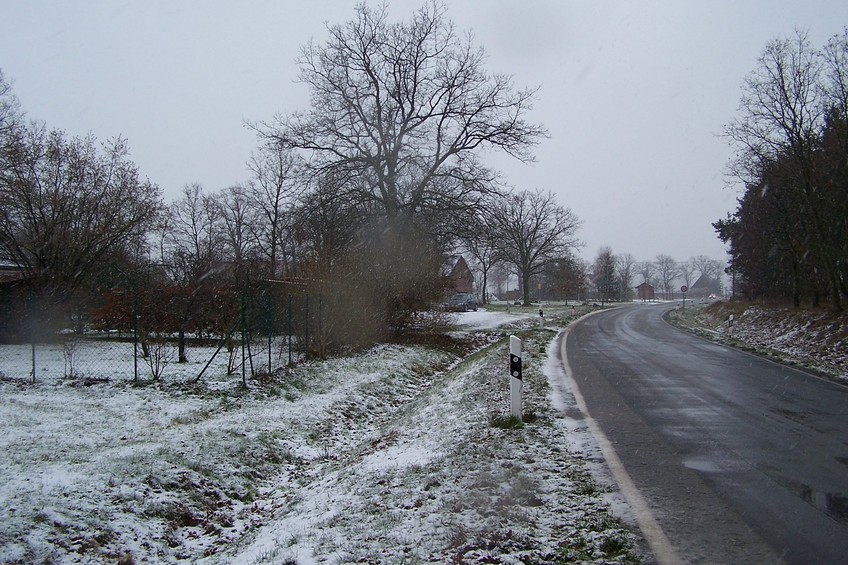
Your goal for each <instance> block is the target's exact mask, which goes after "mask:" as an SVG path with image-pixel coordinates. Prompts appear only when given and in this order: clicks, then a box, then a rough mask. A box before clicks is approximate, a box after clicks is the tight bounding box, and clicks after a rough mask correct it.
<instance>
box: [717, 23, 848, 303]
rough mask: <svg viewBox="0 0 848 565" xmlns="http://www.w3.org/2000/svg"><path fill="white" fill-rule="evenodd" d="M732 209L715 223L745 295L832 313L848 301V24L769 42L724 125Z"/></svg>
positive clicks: (732, 268) (734, 277)
mask: <svg viewBox="0 0 848 565" xmlns="http://www.w3.org/2000/svg"><path fill="white" fill-rule="evenodd" d="M725 133H726V135H727V137H728V139H729V140H730V141H731V143H732V146H733V147H734V158H733V160H732V161H731V163H730V166H729V169H730V173H731V175H732V176H733V177H734V178H736V179H739V180H740V181H741V182H742V183H743V184H744V191H743V193H742V196H741V197H740V198H739V199H738V206H737V209H736V211H735V212H734V213H733V214H732V215H730V214H728V216H727V217H726V218H725V219H722V220H719V221H717V222H715V223H714V224H713V225H714V227H715V229H716V231H717V233H718V236H719V238H720V239H721V240H722V241H723V242H725V243H727V244H728V245H729V251H730V264H729V267H728V272H729V273H731V275H732V277H733V279H734V280H735V287H736V288H737V289H738V291H739V292H740V293H741V294H743V295H745V296H747V297H749V298H767V299H769V298H770V299H779V300H787V301H791V302H792V303H793V304H794V305H795V306H796V307H798V306H800V305H801V304H802V303H804V302H806V303H811V304H813V305H820V304H823V303H824V302H827V303H829V304H830V306H831V307H832V308H834V309H836V310H841V309H842V308H843V307H844V301H845V299H846V297H848V260H846V259H848V28H844V29H843V31H842V33H840V34H837V35H835V36H833V37H832V38H831V39H830V40H829V41H828V42H827V43H826V45H824V46H823V47H822V48H816V47H814V46H813V45H811V43H810V41H809V39H808V36H807V33H806V32H804V31H797V32H796V33H795V35H794V36H792V37H783V38H777V39H774V40H772V41H770V42H769V43H768V44H767V45H766V47H765V49H764V50H763V52H762V54H761V56H760V57H759V59H758V62H757V67H756V68H755V69H754V70H753V71H752V72H751V74H750V75H749V76H748V77H747V78H746V80H745V82H744V85H743V88H742V96H741V100H740V105H739V115H738V117H737V118H736V119H734V120H733V121H731V122H730V123H729V124H728V125H727V126H726V128H725Z"/></svg>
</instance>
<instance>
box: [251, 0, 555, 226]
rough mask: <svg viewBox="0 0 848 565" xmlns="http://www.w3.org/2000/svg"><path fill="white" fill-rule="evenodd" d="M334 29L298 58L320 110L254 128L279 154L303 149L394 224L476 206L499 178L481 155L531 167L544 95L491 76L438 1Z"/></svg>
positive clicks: (364, 9)
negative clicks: (392, 17) (534, 112)
mask: <svg viewBox="0 0 848 565" xmlns="http://www.w3.org/2000/svg"><path fill="white" fill-rule="evenodd" d="M328 33H329V37H328V39H327V40H326V42H325V43H316V42H310V43H309V44H307V45H306V46H304V47H303V48H302V50H301V55H300V58H299V59H298V63H299V64H300V67H301V71H300V80H301V81H302V82H303V83H305V84H307V85H308V86H309V88H310V91H311V109H310V110H309V111H307V112H302V113H294V114H291V115H287V116H277V117H276V118H275V120H273V121H272V122H271V123H261V124H257V125H256V126H255V127H256V129H257V131H258V132H259V133H260V135H261V136H263V137H264V138H265V139H266V141H268V142H269V143H276V144H277V145H278V147H279V148H281V149H299V150H304V151H305V152H306V154H307V155H308V160H307V163H308V166H309V167H310V169H311V170H312V171H313V172H315V173H320V174H321V175H323V174H325V173H326V172H328V171H330V170H332V171H333V175H334V178H335V179H337V180H338V181H344V182H339V187H340V189H341V190H346V191H349V192H351V193H353V194H354V195H355V198H356V200H358V201H360V202H362V203H363V204H364V205H365V206H366V207H370V208H371V209H373V210H376V211H377V212H378V213H380V214H381V215H383V216H385V217H386V218H387V220H388V222H389V224H390V226H391V225H397V224H398V221H399V220H403V219H405V218H411V217H414V216H416V215H418V214H422V213H423V214H426V213H427V212H428V210H429V211H431V210H433V209H438V210H440V211H450V210H455V209H464V208H467V207H469V206H473V205H475V204H476V202H477V201H478V199H479V197H480V195H481V194H484V193H486V192H487V191H488V190H489V188H490V186H491V182H492V181H493V179H494V174H493V173H492V172H490V171H487V170H486V169H485V168H484V167H482V166H481V164H480V162H479V160H478V158H477V152H478V151H479V150H482V149H485V148H491V149H500V150H502V151H504V152H506V153H507V154H509V155H512V156H513V157H516V158H518V159H520V160H523V161H532V160H533V156H532V154H531V151H530V150H531V148H532V147H533V146H534V145H535V143H536V142H537V141H538V139H539V138H540V137H543V136H545V135H547V133H546V131H545V129H544V128H543V127H542V126H540V125H537V124H534V123H531V122H529V121H528V119H527V113H528V111H529V110H530V109H531V103H532V99H533V96H534V94H535V92H536V90H535V89H522V90H517V89H515V88H514V87H513V85H512V80H511V78H510V77H509V76H508V75H501V74H492V73H489V72H488V71H486V69H485V67H484V63H485V53H484V51H483V49H482V48H479V47H476V46H475V45H474V44H473V41H472V37H471V35H470V34H461V33H459V32H457V30H456V29H455V28H454V25H453V23H452V22H451V21H450V20H449V19H448V18H447V17H446V15H445V8H444V7H443V6H441V5H440V4H437V3H432V4H428V5H426V6H425V7H423V8H421V9H420V10H418V11H417V12H416V13H415V14H414V15H413V16H412V17H411V18H410V19H409V20H407V21H401V22H397V23H392V22H390V21H389V18H388V13H387V7H386V6H385V5H383V6H380V7H376V8H374V7H370V6H368V5H366V4H364V3H363V4H359V5H358V6H357V7H356V15H355V18H354V19H353V20H352V21H349V22H347V23H345V24H341V25H332V26H329V27H328Z"/></svg>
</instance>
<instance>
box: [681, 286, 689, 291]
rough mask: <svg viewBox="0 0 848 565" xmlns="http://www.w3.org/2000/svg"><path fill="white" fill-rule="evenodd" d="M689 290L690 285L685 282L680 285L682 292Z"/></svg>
mask: <svg viewBox="0 0 848 565" xmlns="http://www.w3.org/2000/svg"><path fill="white" fill-rule="evenodd" d="M687 290H689V287H688V286H686V285H685V284H684V285H683V286H681V287H680V292H686V291H687Z"/></svg>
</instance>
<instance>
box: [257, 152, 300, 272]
mask: <svg viewBox="0 0 848 565" xmlns="http://www.w3.org/2000/svg"><path fill="white" fill-rule="evenodd" d="M297 164H298V158H297V155H296V154H295V153H294V152H292V151H287V150H284V149H281V148H280V147H279V145H278V144H275V143H271V144H269V145H264V146H262V147H260V149H259V150H257V151H256V152H254V154H253V155H252V156H251V158H250V160H249V161H248V167H249V169H250V171H251V174H252V178H251V180H250V183H249V184H248V186H247V189H246V190H245V193H244V194H245V196H246V198H247V201H248V202H247V203H248V205H249V207H250V208H251V209H252V211H253V215H254V218H253V221H252V222H250V224H249V228H250V230H251V232H252V236H253V239H254V242H255V243H256V245H257V246H258V247H259V250H260V252H261V254H262V256H263V258H264V259H266V260H267V262H268V276H269V277H271V278H276V277H279V276H280V275H282V274H285V271H286V268H285V267H286V265H287V260H286V259H287V257H286V254H285V239H286V238H285V235H286V227H287V225H288V222H287V221H286V220H287V218H286V212H288V211H290V210H291V208H292V206H293V201H294V197H295V196H296V194H298V193H299V192H301V191H300V190H299V183H298V175H297V168H298V167H297Z"/></svg>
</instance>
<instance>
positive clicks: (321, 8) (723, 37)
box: [0, 0, 848, 260]
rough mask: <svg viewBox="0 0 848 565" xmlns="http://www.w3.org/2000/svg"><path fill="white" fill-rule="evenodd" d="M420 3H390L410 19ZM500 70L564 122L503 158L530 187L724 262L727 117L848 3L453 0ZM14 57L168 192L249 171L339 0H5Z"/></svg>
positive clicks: (42, 102) (645, 243) (664, 247)
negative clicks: (531, 89) (776, 47)
mask: <svg viewBox="0 0 848 565" xmlns="http://www.w3.org/2000/svg"><path fill="white" fill-rule="evenodd" d="M420 5H421V2H418V1H409V0H403V1H400V0H395V1H392V2H390V11H391V14H392V16H393V17H396V18H406V17H407V16H408V15H409V14H411V13H412V11H413V10H414V9H416V8H417V7H419V6H420ZM447 6H448V15H449V17H451V18H452V19H453V20H454V21H455V23H456V24H457V26H458V27H459V28H461V29H471V30H473V32H474V35H475V37H476V39H477V43H478V44H479V45H482V46H483V47H485V48H486V50H487V52H488V54H489V61H488V68H489V69H490V70H491V71H495V72H502V73H508V74H512V75H513V76H514V81H515V84H516V86H518V87H523V86H535V85H541V87H542V88H541V91H540V92H539V96H538V98H539V99H538V101H537V103H536V105H535V109H534V111H533V116H532V117H533V119H534V121H539V122H542V123H544V124H545V125H546V126H547V127H548V129H549V130H550V132H551V139H549V140H545V141H543V142H542V144H541V145H540V146H539V148H538V150H537V157H538V161H537V163H535V164H534V165H531V166H527V165H523V164H520V163H517V162H515V161H512V160H510V159H509V158H508V157H506V156H503V155H498V154H494V155H492V156H491V158H490V162H491V163H492V164H493V165H494V166H496V167H497V168H499V169H500V170H502V171H503V172H504V173H505V174H506V178H507V180H508V182H509V183H510V184H512V185H514V186H516V187H517V188H542V189H545V190H548V189H549V190H552V191H554V192H555V193H556V194H557V195H558V197H559V200H560V203H561V204H563V205H564V206H568V207H570V208H571V209H572V210H573V211H574V212H575V213H576V214H577V215H578V216H579V217H580V218H581V219H582V220H583V221H584V226H583V228H582V230H581V232H580V234H579V235H580V238H581V239H582V240H583V241H584V243H585V247H584V248H583V249H582V251H581V254H582V255H583V256H584V257H586V258H587V259H592V258H594V256H595V254H596V253H597V250H598V248H599V247H601V246H603V245H609V246H611V247H612V249H613V252H614V253H632V254H633V255H634V256H635V257H636V258H637V259H639V260H643V259H652V258H654V257H655V256H656V255H657V254H660V253H664V254H668V255H671V256H672V257H674V258H675V259H678V260H686V259H688V258H689V257H691V256H693V255H701V254H703V255H709V256H711V257H713V258H716V259H724V258H725V257H724V248H723V246H722V244H721V242H719V241H718V239H716V237H715V234H714V232H713V229H712V227H711V225H710V224H711V223H712V222H713V221H715V220H717V219H719V218H722V217H724V216H725V214H726V213H727V212H729V211H733V210H734V209H735V204H736V197H737V195H738V194H739V188H740V187H738V186H728V179H727V178H726V177H725V174H724V172H725V164H726V163H727V161H728V159H729V157H730V149H729V147H728V144H727V142H726V140H724V139H722V138H721V137H719V134H720V133H721V131H722V127H723V125H724V124H726V123H727V122H728V121H730V120H731V119H732V118H733V117H734V115H735V112H736V108H737V105H738V101H739V97H740V94H741V91H740V86H741V84H742V80H743V78H744V77H745V75H746V74H748V73H749V72H751V71H752V70H753V69H754V68H755V65H756V58H757V56H758V55H759V54H760V53H761V51H762V50H763V48H764V47H765V44H766V42H768V41H769V40H770V39H773V38H775V37H778V36H785V35H792V34H793V33H794V30H795V28H801V29H806V30H808V31H809V37H810V39H811V41H812V43H813V45H815V46H817V47H819V46H822V45H823V44H824V43H825V42H826V41H827V39H828V38H829V37H830V36H832V35H834V34H835V33H837V32H839V31H840V30H841V29H842V27H843V26H845V25H848V2H845V1H844V0H829V1H823V0H805V1H804V2H798V1H797V0H778V1H775V0H757V1H740V0H710V1H695V0H692V1H672V0H666V1H616V2H611V1H592V2H590V1H580V2H578V1H576V0H563V1H556V0H538V1H534V0H522V1H506V0H462V1H459V0H453V1H448V2H447ZM0 13H2V14H3V33H2V34H0V68H2V69H3V71H4V73H5V74H6V76H7V78H9V79H11V80H12V81H14V91H15V93H16V94H17V96H18V97H19V98H20V100H21V102H22V104H23V107H24V109H25V110H26V111H27V112H28V114H29V116H30V117H31V118H37V119H41V120H44V121H46V122H47V124H48V126H50V127H55V128H61V129H64V130H65V131H66V132H67V133H68V134H71V135H85V134H87V133H92V134H94V135H95V136H96V137H98V138H99V139H101V140H106V139H108V138H111V137H115V136H117V135H122V136H124V137H126V138H127V139H128V140H129V143H130V149H131V152H132V158H133V160H134V161H135V162H136V163H137V164H138V166H139V168H140V169H141V172H142V174H143V175H145V176H147V177H149V178H150V179H151V181H153V182H155V183H157V184H159V186H161V187H162V189H163V190H164V193H165V198H166V200H168V201H170V200H172V199H174V198H175V197H176V196H177V194H178V192H179V190H180V189H181V187H182V186H183V185H185V184H187V183H191V182H199V183H201V184H202V185H203V186H204V188H205V189H206V190H207V191H209V192H211V191H217V190H220V189H221V188H225V187H227V186H230V185H233V184H237V183H240V182H244V181H245V180H247V178H248V172H247V169H246V167H245V162H246V161H247V159H248V157H249V156H250V153H251V151H252V150H253V149H254V147H256V139H255V137H254V136H253V134H252V133H251V132H250V131H249V130H248V129H246V128H245V127H244V126H243V123H244V120H251V121H258V120H263V119H269V118H271V117H272V116H273V115H274V114H275V113H286V112H290V111H294V110H298V109H306V108H307V106H308V102H309V100H308V91H307V89H306V87H305V86H304V85H302V84H298V83H296V77H297V71H298V69H297V67H296V65H295V64H294V59H295V57H296V56H297V55H298V49H299V47H300V46H301V45H302V44H304V43H305V42H306V41H307V40H309V39H310V38H314V39H316V40H318V41H320V40H321V39H322V38H323V37H325V26H324V24H325V22H330V23H341V22H343V21H347V20H349V19H351V18H352V16H353V3H352V2H343V1H330V0H310V1H308V2H307V1H305V0H297V1H289V0H280V1H275V0H251V1H244V2H232V1H205V0H204V1H200V0H192V1H182V0H181V1H173V0H134V1H129V2H118V1H115V0H110V1H106V0H86V1H85V2H70V1H64V2H59V1H55V2H48V1H40V0H30V1H27V2H21V1H17V0H15V1H13V0H0Z"/></svg>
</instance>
